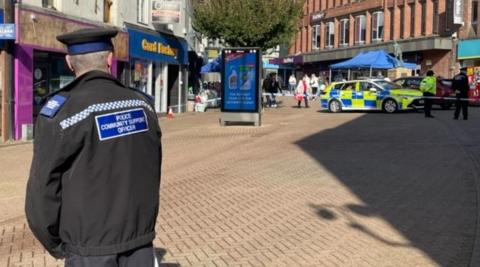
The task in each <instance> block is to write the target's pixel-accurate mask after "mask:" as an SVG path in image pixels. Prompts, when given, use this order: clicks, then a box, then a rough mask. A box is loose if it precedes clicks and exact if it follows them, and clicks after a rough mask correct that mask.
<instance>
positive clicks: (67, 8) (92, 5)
mask: <svg viewBox="0 0 480 267" xmlns="http://www.w3.org/2000/svg"><path fill="white" fill-rule="evenodd" d="M126 2H128V1H126ZM22 4H27V5H31V6H37V7H42V0H22ZM52 4H53V6H52V7H53V9H55V10H56V11H58V12H61V13H63V14H66V15H71V16H75V17H79V18H83V19H87V20H92V21H98V22H103V0H81V1H80V0H71V1H65V0H52Z"/></svg>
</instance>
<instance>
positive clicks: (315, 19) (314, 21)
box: [310, 11, 325, 24]
mask: <svg viewBox="0 0 480 267" xmlns="http://www.w3.org/2000/svg"><path fill="white" fill-rule="evenodd" d="M323 18H325V12H323V11H322V12H317V13H314V14H312V16H311V17H310V24H318V23H319V22H320V21H321V20H322V19H323Z"/></svg>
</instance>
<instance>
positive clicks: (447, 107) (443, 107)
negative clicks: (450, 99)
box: [440, 103, 452, 110]
mask: <svg viewBox="0 0 480 267" xmlns="http://www.w3.org/2000/svg"><path fill="white" fill-rule="evenodd" d="M440 107H442V109H444V110H448V109H450V108H451V107H452V103H442V104H440Z"/></svg>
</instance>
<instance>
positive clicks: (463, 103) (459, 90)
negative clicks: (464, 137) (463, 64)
mask: <svg viewBox="0 0 480 267" xmlns="http://www.w3.org/2000/svg"><path fill="white" fill-rule="evenodd" d="M452 88H453V90H455V96H456V97H457V100H456V101H455V113H454V115H453V118H454V119H455V120H458V116H459V115H460V109H462V114H463V119H464V120H468V100H465V99H468V90H469V89H470V86H469V84H468V77H467V72H466V70H465V69H464V68H463V69H461V70H460V73H458V74H457V75H455V77H453V82H452Z"/></svg>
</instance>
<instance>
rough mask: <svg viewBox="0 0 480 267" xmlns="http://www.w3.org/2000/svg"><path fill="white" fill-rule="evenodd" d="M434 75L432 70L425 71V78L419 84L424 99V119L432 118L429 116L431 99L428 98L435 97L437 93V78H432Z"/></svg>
mask: <svg viewBox="0 0 480 267" xmlns="http://www.w3.org/2000/svg"><path fill="white" fill-rule="evenodd" d="M434 74H435V73H434V72H433V70H429V71H427V77H425V78H423V80H422V82H420V91H422V92H423V96H424V97H425V98H424V99H425V108H424V110H425V118H433V116H432V114H431V110H432V102H433V99H432V98H429V97H432V96H435V95H436V93H437V78H436V77H435V76H433V75H434Z"/></svg>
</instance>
